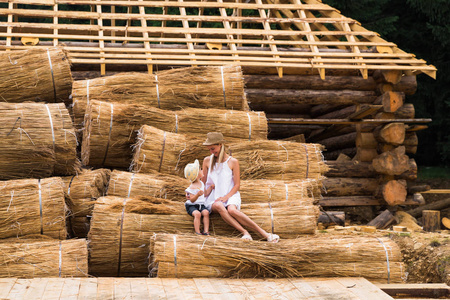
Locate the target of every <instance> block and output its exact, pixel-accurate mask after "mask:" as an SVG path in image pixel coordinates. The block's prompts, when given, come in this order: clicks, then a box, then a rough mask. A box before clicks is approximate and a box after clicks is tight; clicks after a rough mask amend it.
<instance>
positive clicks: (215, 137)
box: [203, 132, 225, 146]
mask: <svg viewBox="0 0 450 300" xmlns="http://www.w3.org/2000/svg"><path fill="white" fill-rule="evenodd" d="M223 143H225V140H224V139H223V134H222V133H221V132H208V134H206V141H205V142H204V143H203V145H204V146H211V145H218V144H223Z"/></svg>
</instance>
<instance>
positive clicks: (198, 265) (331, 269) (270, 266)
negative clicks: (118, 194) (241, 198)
mask: <svg viewBox="0 0 450 300" xmlns="http://www.w3.org/2000/svg"><path fill="white" fill-rule="evenodd" d="M150 251H151V254H152V256H151V258H152V264H151V265H150V266H149V268H157V272H158V273H157V274H158V277H189V278H192V277H230V276H232V277H240V278H245V277H247V278H254V277H300V276H301V277H311V276H320V277H336V276H339V277H342V276H343V277H347V276H356V277H365V278H367V279H369V280H371V281H377V282H386V281H387V280H388V278H389V282H391V283H394V282H402V281H403V280H402V278H403V276H404V273H403V271H404V270H405V269H404V266H403V264H402V255H401V252H400V249H399V247H398V246H397V245H396V244H395V242H393V241H391V240H390V239H389V238H386V237H380V238H377V237H374V236H357V237H355V236H328V235H319V236H304V237H301V238H298V239H291V240H281V241H280V242H279V243H277V244H273V243H267V242H255V241H253V242H246V241H242V240H240V239H236V238H225V237H197V236H193V235H173V234H155V235H154V236H153V237H152V239H151V243H150Z"/></svg>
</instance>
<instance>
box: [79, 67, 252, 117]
mask: <svg viewBox="0 0 450 300" xmlns="http://www.w3.org/2000/svg"><path fill="white" fill-rule="evenodd" d="M72 97H73V110H74V116H75V123H76V124H77V126H78V125H79V124H82V122H83V119H84V113H85V111H86V107H87V106H88V105H89V104H90V101H91V100H94V99H95V100H100V101H105V102H121V103H140V104H144V105H146V106H151V107H157V108H161V109H167V110H179V109H183V108H186V107H195V108H220V109H234V110H248V104H247V99H246V97H245V93H244V80H243V76H242V71H241V67H240V66H223V67H218V66H208V67H189V68H179V69H172V70H165V71H161V72H158V73H156V74H143V73H121V74H116V75H113V76H108V77H101V78H95V79H90V80H83V81H75V82H74V84H73V92H72Z"/></svg>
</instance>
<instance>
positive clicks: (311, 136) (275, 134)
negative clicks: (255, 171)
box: [245, 69, 428, 208]
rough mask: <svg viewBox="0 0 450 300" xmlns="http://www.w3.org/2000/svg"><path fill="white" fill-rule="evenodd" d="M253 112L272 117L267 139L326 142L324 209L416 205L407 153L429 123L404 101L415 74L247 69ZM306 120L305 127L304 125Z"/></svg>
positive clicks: (418, 197)
mask: <svg viewBox="0 0 450 300" xmlns="http://www.w3.org/2000/svg"><path fill="white" fill-rule="evenodd" d="M245 81H246V92H247V98H248V101H249V105H250V108H251V109H254V110H262V111H264V112H265V113H266V114H267V116H268V118H269V137H270V138H272V139H290V138H292V136H298V135H303V136H304V139H305V141H306V142H307V143H308V142H312V143H320V144H323V145H325V147H326V149H327V150H326V151H325V152H324V157H325V159H326V160H327V164H328V165H329V166H330V171H329V172H328V173H327V174H326V176H327V177H328V178H327V179H326V180H325V183H324V194H323V196H324V197H323V199H322V200H321V205H322V206H323V207H326V208H335V207H348V206H374V205H389V206H394V205H401V204H403V205H405V204H408V205H419V204H423V198H422V196H421V194H420V193H419V192H421V191H424V190H426V187H420V186H416V185H415V183H414V182H415V180H416V179H417V165H416V162H415V161H414V159H413V158H410V156H411V155H413V154H415V153H416V151H417V146H418V139H417V135H416V131H417V130H420V129H424V128H426V126H425V125H423V123H425V122H427V121H428V120H424V119H416V118H415V111H414V105H413V104H412V103H407V96H408V95H413V94H414V93H415V91H416V89H417V81H416V76H415V75H405V74H403V73H402V72H401V71H379V70H376V71H374V72H371V73H369V77H368V78H367V79H364V78H363V77H362V76H361V74H358V73H357V72H353V71H340V72H333V74H332V75H329V76H328V75H327V76H326V78H325V79H321V78H320V76H319V75H314V74H301V73H300V74H290V75H285V76H283V77H282V78H280V77H278V76H277V75H274V74H263V75H262V74H261V72H259V73H256V72H252V70H248V69H247V70H245ZM308 120H309V122H308Z"/></svg>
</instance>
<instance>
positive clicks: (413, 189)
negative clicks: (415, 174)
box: [408, 184, 431, 194]
mask: <svg viewBox="0 0 450 300" xmlns="http://www.w3.org/2000/svg"><path fill="white" fill-rule="evenodd" d="M429 190H431V187H430V186H429V185H428V184H422V185H408V194H414V193H420V192H426V191H429Z"/></svg>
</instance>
